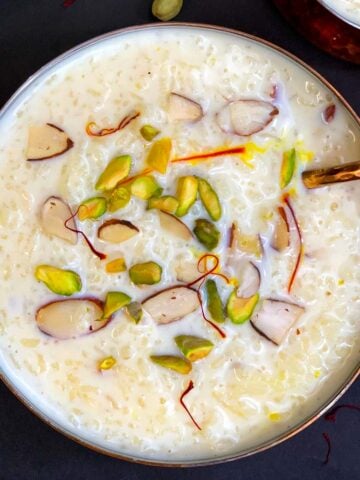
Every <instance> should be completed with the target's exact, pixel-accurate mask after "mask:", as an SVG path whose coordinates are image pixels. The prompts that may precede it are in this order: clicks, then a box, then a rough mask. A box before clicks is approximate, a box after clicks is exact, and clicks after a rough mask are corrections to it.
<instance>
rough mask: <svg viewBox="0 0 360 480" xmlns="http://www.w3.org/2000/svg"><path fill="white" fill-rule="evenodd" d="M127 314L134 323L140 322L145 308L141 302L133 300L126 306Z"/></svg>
mask: <svg viewBox="0 0 360 480" xmlns="http://www.w3.org/2000/svg"><path fill="white" fill-rule="evenodd" d="M125 312H126V315H127V316H128V317H129V319H130V320H131V321H132V322H134V323H139V322H140V320H141V319H142V316H143V310H142V306H141V303H140V302H131V303H129V305H127V306H126V307H125Z"/></svg>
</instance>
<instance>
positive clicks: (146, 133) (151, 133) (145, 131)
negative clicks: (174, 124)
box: [140, 125, 160, 142]
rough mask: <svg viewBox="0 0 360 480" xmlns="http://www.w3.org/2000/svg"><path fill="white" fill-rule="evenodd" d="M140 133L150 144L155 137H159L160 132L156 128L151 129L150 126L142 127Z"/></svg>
mask: <svg viewBox="0 0 360 480" xmlns="http://www.w3.org/2000/svg"><path fill="white" fill-rule="evenodd" d="M140 133H141V135H142V136H143V138H145V140H147V141H148V142H151V141H152V140H154V138H155V137H156V135H159V133H160V130H158V129H157V128H155V127H153V126H152V125H144V126H143V127H141V128H140Z"/></svg>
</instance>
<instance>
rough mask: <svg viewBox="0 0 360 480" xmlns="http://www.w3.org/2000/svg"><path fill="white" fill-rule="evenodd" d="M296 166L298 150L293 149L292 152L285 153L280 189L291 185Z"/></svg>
mask: <svg viewBox="0 0 360 480" xmlns="http://www.w3.org/2000/svg"><path fill="white" fill-rule="evenodd" d="M295 166H296V150H295V148H292V149H291V150H289V151H287V152H284V155H283V160H282V164H281V170H280V187H281V188H282V189H283V188H285V187H287V186H288V185H289V183H290V182H291V179H292V177H293V175H294V172H295Z"/></svg>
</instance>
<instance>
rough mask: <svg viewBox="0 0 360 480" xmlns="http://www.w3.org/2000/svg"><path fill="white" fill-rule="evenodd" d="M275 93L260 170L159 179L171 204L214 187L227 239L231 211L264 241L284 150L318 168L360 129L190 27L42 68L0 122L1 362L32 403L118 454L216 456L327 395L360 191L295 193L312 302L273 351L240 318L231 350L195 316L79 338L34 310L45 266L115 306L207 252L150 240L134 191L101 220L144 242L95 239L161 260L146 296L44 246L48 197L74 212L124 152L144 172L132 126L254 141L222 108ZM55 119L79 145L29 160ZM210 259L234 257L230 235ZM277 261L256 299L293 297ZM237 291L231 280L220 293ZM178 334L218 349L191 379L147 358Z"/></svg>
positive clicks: (182, 150)
mask: <svg viewBox="0 0 360 480" xmlns="http://www.w3.org/2000/svg"><path fill="white" fill-rule="evenodd" d="M274 84H276V85H279V92H280V98H279V100H278V106H279V109H280V115H279V116H278V118H277V119H276V120H275V121H274V122H273V123H272V124H271V125H270V126H269V127H268V128H267V129H266V130H264V131H263V132H261V133H259V134H257V135H255V136H254V137H252V138H251V139H250V140H251V141H253V142H255V143H256V144H258V145H263V146H264V145H266V146H267V151H266V153H264V154H261V153H256V152H255V154H254V158H253V159H252V164H253V167H254V168H253V169H250V168H248V167H247V166H246V165H245V164H244V163H243V162H241V160H240V159H238V158H237V157H233V156H229V157H224V158H221V159H215V160H214V161H211V162H206V163H203V164H198V165H196V166H195V167H193V166H191V165H177V166H172V167H171V168H170V169H169V170H168V173H167V175H166V176H158V177H157V178H158V180H159V182H160V183H161V184H162V185H163V186H164V187H165V188H166V192H169V193H170V194H173V193H174V189H175V179H176V178H177V177H179V176H181V175H184V174H188V173H190V174H193V173H195V174H199V175H201V176H203V177H205V178H208V179H209V180H210V181H211V183H212V185H213V186H214V188H215V189H216V190H217V192H218V194H219V197H220V199H221V201H222V205H223V207H224V214H223V217H222V219H221V220H220V221H219V222H218V225H219V228H220V229H221V231H222V232H225V231H226V230H227V228H228V227H229V226H230V224H231V222H232V221H234V220H235V219H236V220H237V221H238V222H239V225H240V227H241V229H242V230H243V231H244V232H245V233H248V234H250V233H254V234H257V233H261V234H262V236H263V239H264V242H265V244H267V243H268V242H269V239H270V237H271V232H272V227H271V221H270V220H269V214H271V212H272V211H273V210H274V209H275V208H276V207H277V205H278V203H279V197H280V194H281V191H280V187H279V169H280V163H281V155H282V152H283V151H284V150H286V149H289V148H291V147H292V146H293V145H294V144H295V145H298V146H299V149H300V150H303V151H312V152H314V160H313V161H312V162H311V165H312V166H316V165H321V166H323V165H329V164H336V163H341V162H344V161H348V160H350V159H356V158H358V157H359V131H358V128H357V127H356V125H355V124H354V122H353V120H352V119H351V118H350V116H349V115H348V114H347V113H346V112H344V111H343V109H342V108H341V106H340V105H338V103H337V100H336V99H334V98H333V96H332V94H330V93H329V92H328V91H327V90H325V89H324V88H323V87H321V86H320V85H319V84H318V82H317V81H316V80H315V79H314V78H312V77H310V76H309V75H306V74H305V73H304V72H303V71H302V70H301V69H299V68H298V67H296V66H295V65H293V64H291V63H288V62H285V61H284V60H282V59H281V58H278V57H275V56H274V55H273V54H272V53H271V52H270V51H269V50H267V49H265V48H263V47H259V46H257V45H255V44H253V45H251V44H250V43H248V42H245V41H243V40H240V39H236V38H235V37H233V36H227V35H224V36H222V35H220V34H215V33H209V32H207V33H205V32H203V33H201V32H200V33H195V32H193V33H191V32H186V31H185V30H183V31H182V32H181V36H180V35H179V32H174V33H171V32H170V31H166V30H164V31H162V32H160V33H150V32H144V33H138V34H133V35H131V34H129V35H127V36H123V37H119V38H118V39H116V38H114V39H113V40H111V41H108V42H104V43H103V44H100V45H99V46H98V47H93V48H91V49H89V50H87V51H86V52H83V53H81V54H78V55H77V56H76V57H75V58H73V59H70V60H69V61H67V62H66V64H65V65H64V66H63V67H62V68H61V69H58V70H57V71H56V72H55V71H54V72H51V73H50V74H48V75H46V77H45V79H44V81H43V82H41V83H40V84H38V85H37V87H36V89H35V90H34V91H31V92H26V93H25V94H24V97H23V100H22V104H21V105H19V106H17V108H16V109H15V110H12V111H10V112H9V113H8V114H7V115H5V116H4V117H3V118H2V119H1V121H0V131H1V133H2V135H1V136H0V169H1V172H0V173H1V174H0V195H1V203H2V208H1V211H0V232H1V233H0V249H1V250H0V251H1V258H2V269H1V282H2V289H1V291H0V350H1V365H2V367H3V368H4V371H5V372H6V374H7V375H8V376H9V378H10V379H11V381H12V382H14V383H15V384H16V385H17V386H18V388H19V389H20V390H21V391H23V392H25V393H26V395H27V397H28V398H29V399H30V400H31V401H32V402H33V403H34V404H35V405H36V406H37V407H39V408H40V409H41V410H43V411H44V412H45V413H46V414H47V415H49V416H51V417H53V418H54V419H56V421H58V422H59V423H60V424H61V425H63V426H65V427H66V428H67V429H69V430H71V431H73V432H76V434H79V435H81V436H82V437H84V438H87V439H92V440H93V441H95V442H96V443H98V444H100V445H103V446H106V447H108V448H112V449H114V450H116V451H120V452H127V453H130V454H134V455H139V456H145V457H150V458H162V459H164V458H167V459H171V460H173V459H184V458H185V459H189V458H207V457H212V456H217V455H221V454H224V453H230V452H235V451H238V450H240V449H242V448H246V447H248V446H251V445H252V444H254V443H259V439H265V438H268V437H270V436H272V435H275V433H276V432H280V431H282V430H285V429H286V428H287V426H288V425H292V424H293V423H294V422H295V421H297V420H298V419H299V418H300V417H301V412H302V410H303V409H304V404H305V403H306V402H311V401H312V399H313V401H315V400H316V398H317V395H318V394H319V391H320V389H321V386H322V384H323V383H324V382H326V380H327V379H328V378H329V376H330V375H335V374H336V371H337V370H338V369H339V368H340V366H341V365H343V364H344V362H345V361H346V359H347V358H348V357H349V355H350V354H351V353H352V352H353V351H354V348H355V341H356V338H357V337H356V335H357V334H358V329H359V318H358V317H359V277H360V267H359V265H360V261H359V260H360V249H359V199H360V190H359V185H358V184H355V183H352V184H348V185H341V186H334V187H332V188H324V189H320V190H318V191H313V192H311V193H309V192H305V191H304V190H303V189H302V187H301V185H300V182H297V181H296V182H295V185H297V188H298V190H299V195H298V196H297V197H296V198H295V199H294V200H293V204H294V208H295V210H296V212H297V215H298V219H299V222H300V225H301V228H302V231H303V235H304V241H305V252H306V255H305V257H304V259H303V263H302V265H301V270H300V274H299V277H298V279H297V281H296V284H295V287H294V290H293V294H292V295H291V299H292V301H295V302H298V303H300V304H302V305H304V306H305V307H306V313H305V314H304V315H303V317H301V319H300V321H299V322H298V324H297V325H296V328H299V329H300V330H301V334H300V335H296V334H295V329H293V330H292V331H291V333H290V335H289V336H288V338H287V339H286V341H285V342H284V343H283V344H282V345H281V346H280V347H275V346H274V345H272V344H271V343H270V342H268V341H266V340H265V339H263V338H262V337H260V336H259V335H258V334H257V333H256V332H255V331H254V330H253V329H252V327H251V326H250V324H249V323H247V324H245V325H241V326H235V325H232V324H231V323H230V322H229V321H228V322H227V323H226V324H225V326H224V330H225V331H226V334H227V338H226V339H225V340H224V341H222V340H220V339H219V337H218V336H217V334H216V332H214V330H212V329H211V328H209V327H208V326H207V325H206V324H205V323H204V321H203V320H202V318H201V315H200V313H199V312H195V313H193V314H191V315H189V317H188V318H186V319H183V320H181V321H179V322H176V323H174V324H171V325H168V326H161V327H158V326H156V325H155V324H154V322H153V321H152V319H151V318H148V317H145V319H144V320H143V321H142V322H141V323H140V324H139V325H134V324H131V323H130V322H129V321H127V320H126V318H125V317H124V315H123V314H121V313H120V314H118V315H116V317H115V319H114V320H113V321H112V322H111V323H110V324H109V325H108V326H107V327H106V328H104V329H103V330H101V331H99V332H96V333H94V334H92V335H89V336H86V337H82V338H78V339H74V340H68V341H57V340H55V339H52V338H50V337H46V336H44V335H43V334H42V333H40V332H39V330H38V329H37V326H36V323H35V320H34V313H35V311H36V309H37V308H38V307H39V306H40V305H42V304H44V303H46V302H48V301H50V300H52V299H54V298H55V297H56V296H55V295H54V294H52V293H51V292H49V291H48V290H47V289H46V287H45V286H44V285H43V284H40V283H37V282H36V280H35V279H34V276H33V272H34V268H35V267H36V265H38V264H40V263H46V264H51V265H55V266H58V267H62V268H70V269H73V270H75V271H77V272H78V273H79V274H81V277H82V280H83V293H86V294H87V295H88V294H90V295H94V296H97V297H100V298H104V297H105V294H106V292H107V291H109V290H122V291H125V292H126V293H128V294H129V295H131V296H132V297H133V298H134V299H142V298H144V297H146V296H148V295H149V294H150V293H152V292H155V291H157V290H160V289H161V287H165V286H168V285H171V284H173V283H175V281H176V280H175V267H176V261H175V259H176V258H177V257H178V256H181V258H184V259H185V258H188V259H193V258H194V257H193V248H190V247H194V248H195V249H197V250H202V249H201V247H200V246H199V244H197V243H196V242H194V243H193V244H192V245H191V246H190V245H186V244H184V242H182V241H180V240H174V239H173V238H170V237H168V236H167V235H166V234H164V232H162V231H160V229H159V230H157V226H158V220H157V216H156V212H154V211H148V212H145V211H144V205H145V204H144V203H143V202H142V201H140V200H136V199H132V200H131V202H130V204H129V205H128V206H127V207H126V208H125V209H124V210H121V211H119V212H117V213H116V214H114V215H106V216H105V217H104V218H105V219H106V218H110V217H115V218H122V219H127V220H130V221H131V222H133V223H134V224H135V225H139V226H140V227H141V235H138V236H137V237H135V238H134V239H132V240H130V241H129V242H127V243H126V244H123V245H119V246H116V245H112V246H111V245H106V244H103V243H101V242H99V241H95V244H96V247H98V248H99V249H100V250H102V251H105V252H107V253H109V254H110V255H115V254H119V256H120V255H124V256H125V258H126V262H127V264H128V265H131V264H133V263H137V262H141V261H148V260H154V261H157V262H158V263H160V264H161V265H162V266H163V268H164V274H163V278H162V281H161V284H160V285H156V286H154V287H147V288H143V289H139V288H137V287H135V286H133V285H131V284H130V283H129V280H128V277H127V274H126V273H122V274H119V275H118V276H116V275H115V276H114V275H108V274H106V273H105V270H104V266H103V264H102V263H101V262H100V261H99V260H98V259H97V258H96V257H95V256H94V255H93V254H92V253H91V252H90V251H89V250H88V248H87V247H86V245H85V244H84V243H83V242H82V241H81V240H79V242H78V244H77V246H76V248H73V247H72V246H71V245H67V244H66V243H64V242H63V241H61V240H60V239H56V238H51V239H50V238H49V237H47V236H46V235H45V234H44V233H43V232H42V231H41V229H40V228H39V224H38V217H37V215H38V212H39V208H40V206H41V204H42V203H43V201H44V200H46V199H47V198H48V197H49V196H51V195H60V196H62V197H63V198H64V199H65V200H66V201H67V202H69V203H70V204H71V205H72V206H76V205H77V204H78V203H79V202H80V201H82V200H83V199H85V198H87V197H90V196H92V195H93V194H94V184H95V181H96V179H97V177H98V175H99V174H100V173H101V172H102V170H103V169H104V167H105V166H106V164H107V163H108V161H109V160H110V159H111V158H112V157H113V156H115V155H117V154H121V153H124V154H131V155H132V156H133V160H134V164H135V167H134V171H137V170H140V169H141V168H142V167H143V162H144V158H145V153H146V151H147V149H148V145H147V143H146V142H144V140H143V139H142V137H141V136H140V135H139V132H138V130H139V127H140V126H141V125H142V124H145V123H150V124H153V125H155V126H157V127H159V128H160V130H161V131H162V135H163V136H170V137H171V138H172V139H173V144H174V156H182V155H188V154H191V153H194V152H197V151H200V152H203V151H207V150H211V149H212V148H216V147H218V146H221V145H224V144H225V143H229V144H232V145H239V144H241V143H244V142H246V141H247V140H246V139H242V138H239V137H234V136H231V135H226V134H224V133H223V132H221V131H220V130H219V128H218V127H217V126H216V123H215V121H214V114H215V113H216V112H217V111H218V110H219V109H220V108H221V107H222V106H223V105H224V102H225V100H224V98H226V99H237V98H254V97H255V98H260V99H264V100H269V93H270V92H271V89H272V86H273V85H274ZM171 91H176V92H179V93H182V94H184V95H187V96H189V97H191V98H193V99H194V100H196V101H198V102H199V103H201V105H202V106H203V108H204V111H205V112H206V115H205V117H204V118H203V120H202V121H201V122H199V123H197V124H195V125H184V124H182V123H179V124H176V125H174V124H170V123H169V122H168V121H167V113H166V108H167V95H168V93H169V92H171ZM330 102H334V103H335V104H336V105H337V112H336V116H335V119H334V121H333V122H332V123H330V124H329V125H325V124H324V123H323V121H322V118H321V113H322V111H323V110H324V108H325V106H326V105H327V104H328V103H330ZM134 108H135V109H136V108H138V109H140V111H141V112H142V115H141V119H140V121H137V123H134V124H132V125H131V126H129V127H128V128H127V129H125V130H124V131H122V132H120V133H117V134H114V135H111V136H108V137H104V138H100V139H96V138H90V137H88V136H87V135H86V133H85V130H84V128H85V125H86V124H87V123H88V122H89V121H93V120H94V121H96V122H97V123H98V124H99V125H101V126H107V125H110V126H112V125H116V124H117V123H118V121H119V119H120V118H122V117H123V116H124V115H126V114H127V113H128V111H129V110H132V109H134ZM44 122H51V123H54V124H56V125H58V126H60V127H62V128H64V129H65V130H66V132H67V133H68V134H69V135H70V136H71V138H72V139H73V141H74V143H75V146H74V148H73V149H72V150H70V151H69V152H68V153H66V154H65V155H63V156H61V157H59V158H57V159H54V160H50V161H44V162H38V163H27V162H26V161H25V148H26V141H27V129H28V126H29V125H31V124H41V123H44ZM302 168H304V165H303V167H302ZM204 215H205V212H204V211H203V209H202V207H201V206H200V203H199V202H198V203H197V204H196V205H195V207H194V208H193V209H192V210H191V213H190V214H189V215H188V216H187V217H185V222H186V223H187V224H188V225H189V226H192V225H193V221H194V219H195V218H198V217H199V216H202V217H203V216H204ZM154 226H155V232H156V233H155V234H154ZM83 228H84V230H86V232H87V233H88V234H89V236H90V237H91V238H93V239H94V238H95V232H96V228H97V225H96V224H95V223H91V222H87V223H84V224H83ZM223 236H224V235H223ZM216 252H217V253H219V254H220V255H224V253H225V246H224V242H223V243H222V245H221V246H220V247H219V249H217V250H216ZM267 252H268V253H267V255H266V258H265V261H264V262H263V265H262V267H261V268H262V273H263V282H262V285H261V290H260V293H261V296H263V297H267V296H277V297H281V298H287V295H286V293H285V287H286V283H287V280H288V277H289V273H290V271H291V266H292V265H293V261H294V257H293V256H290V255H289V254H287V255H280V254H276V253H275V252H273V251H271V250H270V249H269V250H267ZM291 252H293V251H291ZM222 260H224V256H222ZM218 284H219V285H221V283H220V282H218ZM228 292H229V291H228V290H227V289H225V287H224V289H223V291H222V294H223V295H224V299H225V298H226V295H227V294H228ZM176 334H196V335H199V336H202V337H206V338H209V339H211V340H212V341H213V342H214V343H215V344H216V347H215V349H214V350H213V352H212V353H211V355H209V356H208V357H207V358H206V359H204V360H202V361H201V362H199V363H197V364H194V368H193V372H192V374H191V375H190V376H189V377H182V376H180V375H177V374H176V373H174V372H170V371H167V370H165V369H162V368H160V367H159V366H157V365H154V364H152V363H151V362H150V361H149V359H148V357H149V355H151V354H153V353H156V354H163V353H164V354H165V353H170V354H177V353H178V351H177V349H176V346H175V344H174V342H173V337H174V336H175V335H176ZM109 355H113V356H114V357H115V358H116V359H117V365H116V366H115V367H114V368H113V369H112V370H110V371H108V372H104V373H103V374H99V373H98V371H97V363H98V361H99V360H100V359H101V358H103V357H106V356H109ZM189 378H192V380H193V381H194V384H195V389H194V390H193V391H192V392H191V393H190V394H189V395H188V396H187V398H186V403H187V405H188V407H189V409H190V410H191V412H192V414H193V415H194V417H195V418H196V419H197V421H198V422H199V424H200V425H201V427H202V431H201V432H199V431H197V430H196V429H195V428H194V425H193V424H192V423H191V421H190V420H189V417H188V416H187V415H186V413H185V412H184V410H183V409H182V408H181V407H180V405H179V402H178V398H179V396H180V394H181V392H182V391H183V390H184V389H185V388H186V386H187V384H188V382H189ZM272 413H275V414H279V420H278V421H276V422H275V421H272V420H271V419H270V418H269V415H270V414H272ZM270 416H271V415H270Z"/></svg>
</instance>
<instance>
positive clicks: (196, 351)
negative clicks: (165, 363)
mask: <svg viewBox="0 0 360 480" xmlns="http://www.w3.org/2000/svg"><path fill="white" fill-rule="evenodd" d="M175 343H176V345H177V346H178V348H179V349H180V350H181V353H182V354H183V355H184V356H185V357H186V358H187V359H188V360H190V362H197V361H198V360H201V359H202V358H204V357H207V356H208V355H209V353H210V352H211V350H212V349H213V348H214V344H213V343H212V342H210V340H206V339H205V338H200V337H194V336H192V335H179V336H178V337H176V338H175Z"/></svg>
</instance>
